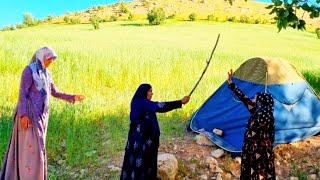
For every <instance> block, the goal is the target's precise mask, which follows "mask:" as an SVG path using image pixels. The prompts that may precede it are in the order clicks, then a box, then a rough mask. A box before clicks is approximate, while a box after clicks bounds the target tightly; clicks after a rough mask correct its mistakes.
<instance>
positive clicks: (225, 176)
mask: <svg viewBox="0 0 320 180" xmlns="http://www.w3.org/2000/svg"><path fill="white" fill-rule="evenodd" d="M223 179H226V180H229V179H232V175H231V174H230V173H226V174H224V176H223Z"/></svg>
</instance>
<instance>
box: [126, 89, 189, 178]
mask: <svg viewBox="0 0 320 180" xmlns="http://www.w3.org/2000/svg"><path fill="white" fill-rule="evenodd" d="M152 95H153V93H152V87H151V85H149V84H141V85H140V86H139V88H138V89H137V91H136V93H135V94H134V96H133V98H132V100H131V112H130V121H131V122H130V130H129V134H128V140H127V145H126V148H125V155H124V160H123V165H122V172H121V176H120V179H121V180H125V179H139V180H144V179H145V180H153V179H156V178H157V156H158V148H159V137H160V128H159V124H158V120H157V116H156V113H157V112H161V113H164V112H168V111H171V110H173V109H177V108H181V107H182V104H186V103H188V102H189V100H190V97H189V96H185V97H184V98H182V99H181V100H177V101H171V102H153V101H151V98H152Z"/></svg>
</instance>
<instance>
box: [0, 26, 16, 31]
mask: <svg viewBox="0 0 320 180" xmlns="http://www.w3.org/2000/svg"><path fill="white" fill-rule="evenodd" d="M15 29H16V28H15V27H14V26H12V25H11V26H7V27H4V28H2V29H1V31H13V30H15Z"/></svg>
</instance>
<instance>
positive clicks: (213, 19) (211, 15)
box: [207, 14, 217, 21]
mask: <svg viewBox="0 0 320 180" xmlns="http://www.w3.org/2000/svg"><path fill="white" fill-rule="evenodd" d="M207 20H208V21H216V20H217V18H216V17H215V16H214V15H213V14H209V15H208V16H207Z"/></svg>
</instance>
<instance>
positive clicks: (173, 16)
mask: <svg viewBox="0 0 320 180" xmlns="http://www.w3.org/2000/svg"><path fill="white" fill-rule="evenodd" d="M174 18H176V14H171V15H170V16H168V17H167V19H174Z"/></svg>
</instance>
